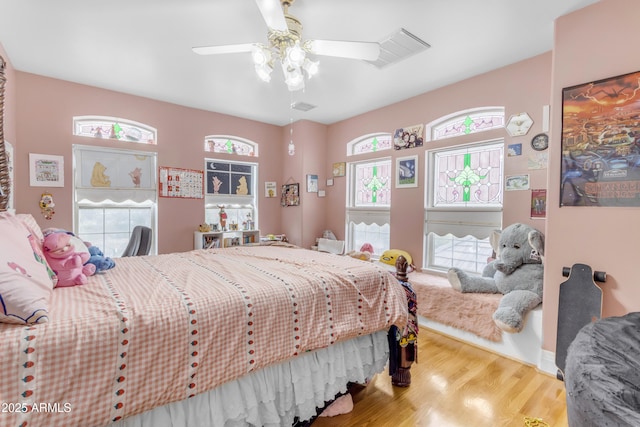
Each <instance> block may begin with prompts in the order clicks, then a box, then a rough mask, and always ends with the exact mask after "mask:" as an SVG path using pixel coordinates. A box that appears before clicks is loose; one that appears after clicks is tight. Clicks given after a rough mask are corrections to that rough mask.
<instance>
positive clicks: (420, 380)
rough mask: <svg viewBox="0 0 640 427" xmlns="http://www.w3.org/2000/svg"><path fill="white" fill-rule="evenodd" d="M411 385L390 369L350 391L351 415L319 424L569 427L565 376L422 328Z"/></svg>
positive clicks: (325, 426) (321, 419) (322, 426)
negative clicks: (399, 383)
mask: <svg viewBox="0 0 640 427" xmlns="http://www.w3.org/2000/svg"><path fill="white" fill-rule="evenodd" d="M411 377H412V378H411V386H410V387H407V388H401V387H393V386H392V385H391V379H390V377H389V375H388V373H387V372H384V373H381V374H378V375H376V376H375V377H374V379H373V380H372V381H371V382H370V383H369V384H368V385H367V386H366V387H361V386H357V387H354V388H353V389H352V390H351V394H352V396H353V401H354V408H353V411H351V412H350V413H348V414H343V415H338V416H335V417H330V418H329V417H319V418H317V419H316V420H315V421H314V422H313V427H329V426H330V427H354V426H358V427H360V426H370V427H378V426H392V427H413V426H420V427H497V426H509V427H511V426H527V427H529V426H531V427H533V426H535V427H539V426H540V427H541V426H549V427H566V426H567V425H568V424H567V415H566V403H565V392H564V383H563V382H562V381H560V380H558V379H556V378H555V377H552V376H550V375H548V374H543V373H539V372H538V371H537V370H536V368H535V367H531V366H527V365H523V364H521V363H519V362H516V361H513V360H510V359H507V358H504V357H502V356H498V355H496V354H494V353H491V352H488V351H485V350H482V349H480V348H477V347H474V346H471V345H468V344H464V343H462V342H460V341H457V340H455V339H452V338H448V337H446V336H445V335H441V334H439V333H437V332H433V331H430V330H428V329H426V328H422V329H421V330H420V335H419V339H418V363H417V364H415V363H414V364H413V366H412V367H411Z"/></svg>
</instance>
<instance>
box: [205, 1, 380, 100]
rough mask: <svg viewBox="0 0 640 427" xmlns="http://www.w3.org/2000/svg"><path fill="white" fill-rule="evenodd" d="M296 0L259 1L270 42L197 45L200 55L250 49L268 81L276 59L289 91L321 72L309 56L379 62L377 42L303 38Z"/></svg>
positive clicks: (300, 87)
mask: <svg viewBox="0 0 640 427" xmlns="http://www.w3.org/2000/svg"><path fill="white" fill-rule="evenodd" d="M294 1H295V0H256V3H257V5H258V8H259V9H260V13H261V14H262V17H263V18H264V21H265V22H266V24H267V27H268V33H267V34H268V40H269V44H268V45H264V44H262V43H245V44H232V45H222V46H202V47H194V48H193V51H194V52H195V53H197V54H200V55H216V54H223V53H241V52H250V53H251V54H252V57H253V61H254V64H255V68H256V72H257V73H258V76H259V77H260V78H261V79H262V80H264V81H267V82H268V81H270V80H271V72H272V71H273V67H274V63H275V61H276V60H279V62H280V63H281V65H282V71H283V73H284V76H285V82H286V83H287V86H288V87H289V90H291V91H294V90H300V89H303V88H304V75H305V74H306V75H307V78H310V77H311V76H313V75H314V74H316V72H317V71H318V62H317V61H313V60H312V59H311V58H309V57H308V56H307V54H311V55H322V56H333V57H338V58H349V59H362V60H367V61H375V60H376V59H377V58H378V55H379V54H380V45H379V44H378V43H377V42H359V41H337V40H310V39H307V40H303V39H302V23H301V22H300V21H299V20H298V19H297V18H296V17H295V16H293V15H290V14H289V6H291V5H292V4H293V3H294Z"/></svg>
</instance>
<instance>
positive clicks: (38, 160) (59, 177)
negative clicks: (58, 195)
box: [29, 153, 64, 187]
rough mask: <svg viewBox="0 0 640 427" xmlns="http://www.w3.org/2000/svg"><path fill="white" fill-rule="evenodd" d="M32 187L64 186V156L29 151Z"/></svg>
mask: <svg viewBox="0 0 640 427" xmlns="http://www.w3.org/2000/svg"><path fill="white" fill-rule="evenodd" d="M29 183H30V185H31V186H32V187H64V157H63V156H52V155H48V154H34V153H29Z"/></svg>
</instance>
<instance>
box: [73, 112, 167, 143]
mask: <svg viewBox="0 0 640 427" xmlns="http://www.w3.org/2000/svg"><path fill="white" fill-rule="evenodd" d="M73 134H74V135H77V136H87V137H89V138H103V139H116V140H118V141H129V142H136V143H139V144H152V145H156V144H157V143H158V131H157V130H156V129H155V128H153V127H151V126H148V125H145V124H142V123H137V122H134V121H132V120H126V119H120V118H117V117H106V116H77V117H74V118H73Z"/></svg>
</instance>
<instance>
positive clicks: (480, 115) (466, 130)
mask: <svg viewBox="0 0 640 427" xmlns="http://www.w3.org/2000/svg"><path fill="white" fill-rule="evenodd" d="M503 127H504V107H480V108H471V109H469V110H464V111H457V112H455V113H453V114H450V115H447V116H444V117H441V118H439V119H437V120H434V121H433V122H431V123H429V124H428V125H427V132H426V140H427V141H437V140H439V139H445V138H452V137H454V136H463V135H469V134H472V133H478V132H484V131H487V130H491V129H496V128H503Z"/></svg>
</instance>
